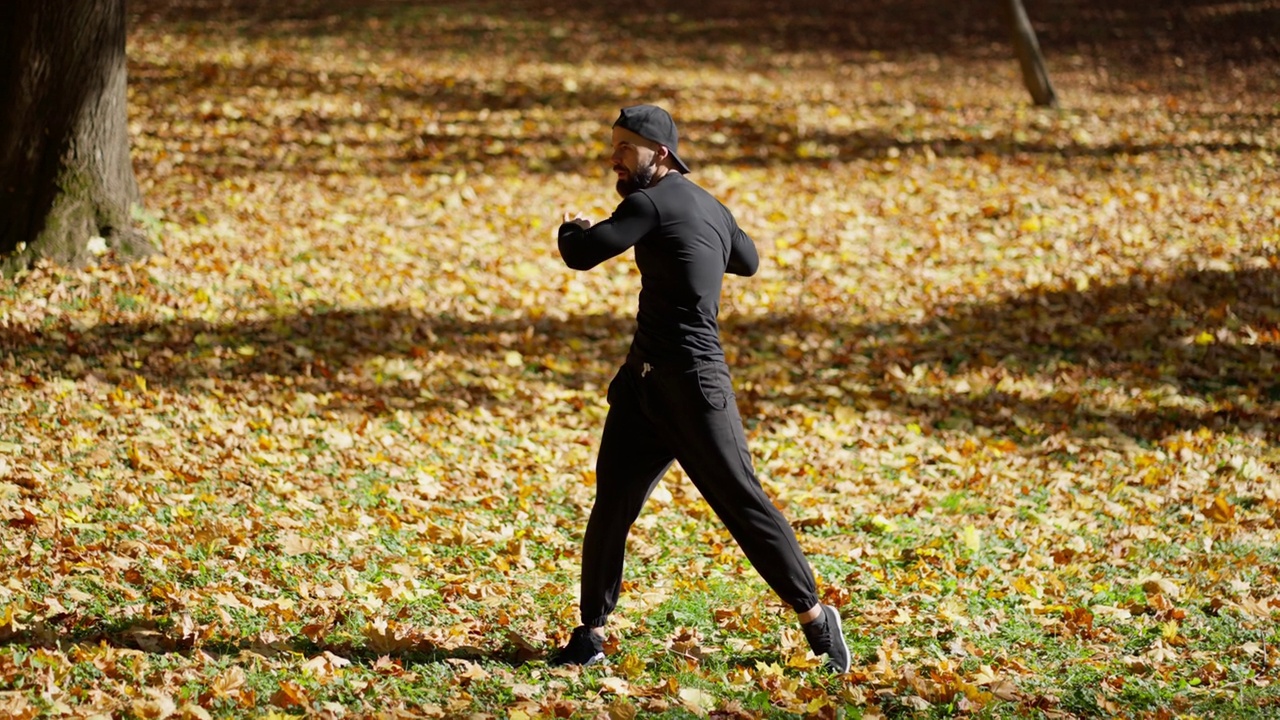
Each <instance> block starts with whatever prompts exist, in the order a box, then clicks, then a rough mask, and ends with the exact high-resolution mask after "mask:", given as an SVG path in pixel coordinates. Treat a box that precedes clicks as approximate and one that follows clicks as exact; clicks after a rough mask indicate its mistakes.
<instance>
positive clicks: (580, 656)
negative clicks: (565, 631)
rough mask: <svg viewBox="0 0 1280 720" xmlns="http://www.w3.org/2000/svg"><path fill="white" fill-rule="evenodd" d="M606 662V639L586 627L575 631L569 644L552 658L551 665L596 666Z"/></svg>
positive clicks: (583, 626) (581, 626)
mask: <svg viewBox="0 0 1280 720" xmlns="http://www.w3.org/2000/svg"><path fill="white" fill-rule="evenodd" d="M602 662H604V639H603V638H601V637H600V636H599V635H597V634H595V633H594V632H592V631H591V628H589V627H587V626H586V625H579V626H578V627H576V628H574V629H573V636H572V637H570V638H569V644H568V645H565V646H564V647H562V648H560V651H559V652H557V653H556V654H555V656H554V657H552V658H551V662H550V664H551V665H595V664H596V663H602Z"/></svg>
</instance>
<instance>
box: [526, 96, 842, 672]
mask: <svg viewBox="0 0 1280 720" xmlns="http://www.w3.org/2000/svg"><path fill="white" fill-rule="evenodd" d="M612 133H613V138H612V139H613V157H612V161H613V169H614V172H616V173H617V190H618V194H619V195H621V196H622V202H621V203H620V204H619V205H618V207H617V209H616V210H614V212H613V215H612V216H610V217H609V218H608V219H607V220H604V221H602V222H600V223H596V224H593V223H592V222H591V221H590V220H588V219H586V218H584V217H582V216H580V215H577V214H576V213H574V214H572V215H571V214H570V213H568V212H566V213H565V214H564V216H563V220H564V223H563V224H562V225H561V226H560V230H559V248H560V255H561V257H562V258H564V261H565V264H566V265H568V266H569V267H571V268H573V269H575V270H589V269H591V268H593V267H595V266H596V265H598V264H600V263H601V262H604V261H605V260H608V259H610V258H612V257H615V256H617V255H619V254H621V253H623V252H624V251H626V250H627V249H629V248H635V260H636V265H637V266H638V267H639V269H640V276H641V290H640V301H639V312H638V314H637V318H636V332H635V336H634V338H633V339H632V343H631V349H630V350H629V351H628V353H627V357H626V361H625V362H624V363H623V365H622V367H621V368H620V369H619V370H618V373H617V375H616V376H614V378H613V380H612V382H610V384H609V389H608V400H609V413H608V415H607V417H606V418H605V423H604V431H603V434H602V436H601V439H600V450H599V454H598V456H597V459H596V499H595V504H594V505H593V507H592V508H591V517H590V519H589V520H588V521H587V530H586V536H585V538H584V539H583V548H582V577H581V594H580V598H579V609H580V612H581V618H582V625H580V626H579V627H577V628H576V629H575V630H574V631H573V634H572V635H571V637H570V639H569V642H568V644H567V645H565V646H564V647H563V648H561V649H560V650H559V652H558V653H556V654H555V655H554V656H553V657H552V659H551V662H552V664H555V665H589V664H592V663H596V662H601V661H603V660H604V650H603V648H604V626H605V623H606V621H607V620H608V617H609V614H610V613H612V612H613V610H614V608H615V606H616V605H617V603H618V595H619V592H620V591H621V588H622V569H623V562H624V558H625V554H626V543H627V535H628V533H629V532H630V530H631V525H632V523H634V522H635V520H636V518H637V517H638V516H639V514H640V510H641V508H642V507H643V505H644V503H645V501H646V500H647V499H648V497H649V494H650V493H651V492H652V491H653V489H654V487H655V486H656V485H657V484H658V481H659V480H661V479H662V476H663V475H664V474H665V473H666V471H667V468H669V467H670V466H671V463H672V462H675V461H678V462H679V463H680V467H681V468H683V469H684V471H685V473H686V474H687V475H688V476H689V479H690V480H691V481H692V482H693V484H694V486H695V487H697V488H698V491H699V492H701V493H702V496H703V498H705V499H706V501H707V504H708V505H710V506H711V509H712V510H714V511H715V513H716V515H717V516H718V517H719V518H720V520H721V522H723V523H724V525H725V527H726V528H728V530H729V532H730V533H731V534H732V535H733V538H734V540H735V541H737V543H738V545H739V546H740V547H741V548H742V550H743V552H744V553H745V554H746V556H747V559H748V560H750V561H751V564H752V566H753V567H754V568H755V569H756V571H757V572H759V573H760V575H761V576H762V577H763V578H764V580H765V581H766V582H767V583H768V584H769V586H770V587H771V588H772V589H773V591H774V592H775V593H777V594H778V596H779V597H780V598H781V599H782V600H783V601H784V602H786V603H787V604H788V605H790V606H791V607H793V608H794V609H795V611H796V613H797V615H798V620H799V622H800V623H801V628H802V629H803V631H804V634H805V637H806V638H807V639H808V641H809V646H810V648H811V649H812V650H813V652H814V654H815V655H826V656H827V661H826V664H827V667H829V668H830V669H831V670H833V671H835V672H840V673H843V672H847V671H848V670H849V649H848V647H847V645H846V643H845V639H844V634H843V629H842V627H841V619H840V614H839V612H838V611H837V610H836V609H835V608H833V607H831V606H830V605H824V604H822V603H820V602H819V600H818V594H817V586H816V584H815V582H814V578H813V573H812V572H811V571H810V569H809V563H808V561H807V560H806V559H805V556H804V553H803V552H802V551H801V550H800V546H799V544H798V543H797V542H796V537H795V533H794V532H793V531H792V529H791V525H790V523H788V522H787V520H786V518H785V517H783V515H782V513H781V512H780V511H779V510H778V509H777V508H776V507H775V506H774V504H773V502H772V501H771V500H770V499H769V497H768V496H767V495H766V494H765V492H764V490H763V489H762V488H761V486H760V481H759V479H758V478H757V477H756V474H755V471H754V470H753V469H752V463H751V457H750V455H749V454H748V452H747V441H746V436H745V434H744V432H743V428H742V419H741V417H740V416H739V415H738V407H737V404H736V402H735V398H734V393H733V386H732V383H731V380H730V377H729V368H728V366H727V365H726V363H725V356H724V350H723V348H722V347H721V345H720V328H719V324H718V322H717V316H718V315H719V312H720V290H721V284H722V281H723V279H724V275H725V273H726V272H728V273H733V274H735V275H742V276H751V275H754V274H755V272H756V270H757V268H758V266H759V262H760V261H759V256H758V255H757V253H756V248H755V245H754V243H752V241H751V238H750V237H748V236H747V234H746V233H744V232H743V231H742V230H741V229H740V228H739V227H738V224H737V222H736V221H735V220H734V217H733V214H732V213H730V212H729V210H728V209H727V208H725V206H724V205H723V204H721V203H720V202H719V201H718V200H716V199H715V198H714V197H712V196H711V194H710V193H708V192H707V191H706V190H704V189H702V188H701V187H699V186H698V185H696V184H695V183H693V182H692V181H691V180H689V179H688V178H687V177H685V175H686V174H687V173H688V172H689V166H688V165H686V164H685V163H684V161H682V160H681V159H680V156H679V155H677V154H676V152H677V149H678V145H679V134H678V132H677V130H676V124H675V121H674V120H673V119H672V118H671V115H670V114H668V113H667V111H666V110H663V109H662V108H660V107H657V106H654V105H635V106H632V107H626V108H623V109H622V112H621V114H620V115H619V116H618V119H617V121H616V122H615V123H614V124H613V131H612Z"/></svg>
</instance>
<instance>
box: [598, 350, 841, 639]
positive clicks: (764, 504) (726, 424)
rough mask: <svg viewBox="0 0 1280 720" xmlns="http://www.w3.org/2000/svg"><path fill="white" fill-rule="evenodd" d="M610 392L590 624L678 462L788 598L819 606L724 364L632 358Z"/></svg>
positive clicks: (614, 596) (610, 605)
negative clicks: (635, 529) (755, 455)
mask: <svg viewBox="0 0 1280 720" xmlns="http://www.w3.org/2000/svg"><path fill="white" fill-rule="evenodd" d="M608 398H609V414H608V416H607V418H606V419H605V423H604V433H603V436H602V438H601V441H600V453H599V456H598V458H597V460H596V500H595V505H594V506H593V507H592V508H591V518H590V520H588V522H587V531H586V537H585V538H584V540H583V550H582V587H581V611H582V624H583V625H586V626H588V627H601V626H603V625H604V624H605V620H606V619H607V618H608V616H609V614H610V613H611V612H613V609H614V607H615V606H616V605H617V603H618V594H619V593H620V592H621V590H622V568H623V561H624V556H625V553H626V543H627V534H628V533H629V532H630V530H631V525H632V523H634V522H635V520H636V518H637V517H639V515H640V509H641V507H642V506H643V505H644V503H645V500H647V499H648V497H649V493H651V492H652V491H653V489H654V487H655V486H657V484H658V481H659V480H661V479H662V476H663V474H664V473H666V471H667V468H669V467H670V466H671V463H672V462H673V461H678V462H679V463H680V467H681V468H683V469H684V471H685V473H686V474H687V475H688V476H689V479H690V480H691V481H692V482H693V484H694V486H695V487H697V488H698V491H699V492H701V493H702V496H703V498H704V499H706V501H707V504H708V505H710V506H711V509H712V510H714V511H715V513H716V515H717V516H719V518H720V520H721V522H723V523H724V524H725V527H726V528H728V530H729V532H730V533H731V534H732V535H733V538H734V540H736V541H737V543H738V545H739V546H740V547H741V548H742V550H743V552H744V553H745V554H746V556H747V559H748V560H750V561H751V564H752V566H753V567H755V569H756V571H757V572H759V573H760V575H761V577H763V578H764V580H765V582H767V583H768V584H769V586H770V587H771V588H773V590H774V592H776V593H777V594H778V596H779V597H780V598H781V599H782V600H783V602H786V603H787V604H789V605H791V606H792V607H793V608H795V609H796V611H797V612H803V611H805V610H808V609H810V608H812V607H813V606H814V605H816V604H817V603H818V595H817V586H816V584H815V583H814V579H813V573H812V572H811V571H810V569H809V563H808V561H807V560H806V559H805V557H804V553H803V552H802V551H801V550H800V546H799V544H797V542H796V536H795V533H794V532H793V531H792V530H791V525H790V524H789V523H788V522H787V520H786V518H785V517H783V515H782V513H781V512H779V511H778V509H777V508H776V507H774V505H773V502H772V501H771V500H770V499H769V497H768V496H767V495H765V493H764V490H763V489H762V488H761V487H760V481H759V479H758V478H757V477H756V474H755V471H754V470H753V469H752V465H751V457H750V455H749V454H748V453H747V440H746V436H745V435H744V434H743V429H742V418H741V417H740V416H739V415H738V407H737V405H736V404H735V399H734V395H733V387H732V385H731V383H730V379H729V368H728V366H727V365H725V363H724V362H723V361H719V360H713V361H702V362H699V363H697V364H696V365H694V366H693V367H661V366H658V365H649V364H648V363H644V362H641V361H639V360H635V359H632V358H628V360H627V362H626V364H624V365H623V366H622V368H621V369H619V370H618V374H617V375H616V376H614V378H613V381H612V382H611V383H610V384H609V391H608Z"/></svg>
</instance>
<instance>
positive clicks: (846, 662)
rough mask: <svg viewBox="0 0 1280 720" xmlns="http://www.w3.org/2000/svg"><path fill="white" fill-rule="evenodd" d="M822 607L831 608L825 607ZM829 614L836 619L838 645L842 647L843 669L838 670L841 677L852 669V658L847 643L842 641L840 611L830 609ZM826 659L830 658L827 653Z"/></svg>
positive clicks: (842, 630) (842, 625) (842, 628)
mask: <svg viewBox="0 0 1280 720" xmlns="http://www.w3.org/2000/svg"><path fill="white" fill-rule="evenodd" d="M824 607H831V606H830V605H825V606H824ZM831 614H832V615H834V616H835V617H836V632H837V633H838V637H839V638H840V644H841V645H843V646H844V667H843V668H841V669H840V674H842V675H843V674H844V673H847V672H849V668H850V667H852V665H853V658H852V657H850V656H849V642H848V641H847V640H845V639H844V622H842V621H841V620H840V611H839V610H836V609H835V608H831ZM827 657H828V658H829V657H831V654H830V653H828V654H827Z"/></svg>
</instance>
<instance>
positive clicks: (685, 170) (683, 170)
mask: <svg viewBox="0 0 1280 720" xmlns="http://www.w3.org/2000/svg"><path fill="white" fill-rule="evenodd" d="M671 161H672V162H674V163H675V164H676V169H677V170H679V171H680V173H681V174H682V175H688V174H689V166H688V165H685V164H684V161H683V160H681V159H680V156H679V155H676V154H675V153H674V152H673V153H671Z"/></svg>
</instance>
